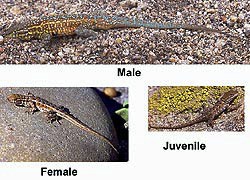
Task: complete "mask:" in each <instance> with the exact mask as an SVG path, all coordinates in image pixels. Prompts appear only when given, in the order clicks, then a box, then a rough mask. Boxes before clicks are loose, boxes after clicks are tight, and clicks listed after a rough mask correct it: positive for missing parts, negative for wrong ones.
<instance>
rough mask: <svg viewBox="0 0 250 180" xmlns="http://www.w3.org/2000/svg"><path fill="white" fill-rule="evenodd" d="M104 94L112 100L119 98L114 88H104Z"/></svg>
mask: <svg viewBox="0 0 250 180" xmlns="http://www.w3.org/2000/svg"><path fill="white" fill-rule="evenodd" d="M103 93H104V94H105V95H106V96H108V97H110V98H114V97H116V96H117V91H116V89H115V88H113V87H106V88H104V90H103Z"/></svg>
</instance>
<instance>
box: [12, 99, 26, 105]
mask: <svg viewBox="0 0 250 180" xmlns="http://www.w3.org/2000/svg"><path fill="white" fill-rule="evenodd" d="M14 103H15V105H16V106H24V104H23V101H22V100H16V101H15V102H14Z"/></svg>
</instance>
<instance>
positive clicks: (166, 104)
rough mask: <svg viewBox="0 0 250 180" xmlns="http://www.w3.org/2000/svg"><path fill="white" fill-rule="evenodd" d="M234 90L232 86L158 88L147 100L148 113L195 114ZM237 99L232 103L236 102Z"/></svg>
mask: <svg viewBox="0 0 250 180" xmlns="http://www.w3.org/2000/svg"><path fill="white" fill-rule="evenodd" d="M232 88H235V87H233V86H174V87H170V86H169V87H160V88H159V89H158V90H157V91H156V92H154V94H153V95H152V96H151V97H150V98H149V103H148V106H149V113H150V114H152V115H153V114H160V115H167V114H169V113H171V112H172V113H179V112H183V111H187V112H195V111H197V110H198V109H200V108H202V107H204V106H208V104H209V100H211V99H216V100H217V99H219V98H220V96H221V95H222V94H223V93H224V92H227V91H229V90H230V89H232ZM240 97H242V95H240V96H239V97H237V99H236V100H235V102H234V103H237V102H238V99H239V98H240Z"/></svg>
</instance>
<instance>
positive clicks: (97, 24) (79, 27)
mask: <svg viewBox="0 0 250 180" xmlns="http://www.w3.org/2000/svg"><path fill="white" fill-rule="evenodd" d="M140 27H145V28H153V29H163V30H166V29H187V30H195V31H209V32H215V33H220V34H227V33H225V32H222V31H220V30H217V29H212V28H208V27H205V26H197V25H189V24H181V23H171V22H166V23H157V22H148V21H143V20H137V19H129V18H122V17H117V16H105V15H95V14H75V15H54V16H45V17H40V18H36V19H33V20H27V21H25V22H14V23H12V24H11V25H10V26H9V27H8V28H7V29H6V30H5V31H4V32H3V34H2V36H3V37H5V38H18V39H21V40H31V39H42V40H50V39H51V38H52V37H57V36H67V35H75V34H76V35H79V36H84V37H90V36H94V35H96V31H98V30H109V29H116V28H140ZM227 35H228V34H227ZM230 36H232V35H230Z"/></svg>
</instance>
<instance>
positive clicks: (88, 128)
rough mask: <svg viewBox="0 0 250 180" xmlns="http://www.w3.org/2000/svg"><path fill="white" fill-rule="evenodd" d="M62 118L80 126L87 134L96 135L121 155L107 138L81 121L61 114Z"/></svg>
mask: <svg viewBox="0 0 250 180" xmlns="http://www.w3.org/2000/svg"><path fill="white" fill-rule="evenodd" d="M58 113H60V112H58ZM60 116H61V117H64V118H66V119H67V120H68V121H70V122H71V123H72V124H74V125H76V126H78V127H79V128H81V129H82V130H84V131H87V132H89V133H91V134H94V135H96V136H98V137H99V138H100V139H102V140H103V141H105V142H107V143H108V144H109V145H110V146H111V147H112V148H113V149H114V150H115V152H116V153H117V154H119V152H118V150H117V148H116V147H115V146H114V145H113V144H112V143H111V141H110V140H109V139H108V138H106V137H105V136H103V135H101V134H100V133H98V132H97V131H95V130H93V129H92V128H90V127H88V126H87V125H86V124H83V123H82V122H81V121H79V120H77V119H76V118H75V117H72V115H65V114H61V113H60Z"/></svg>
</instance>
